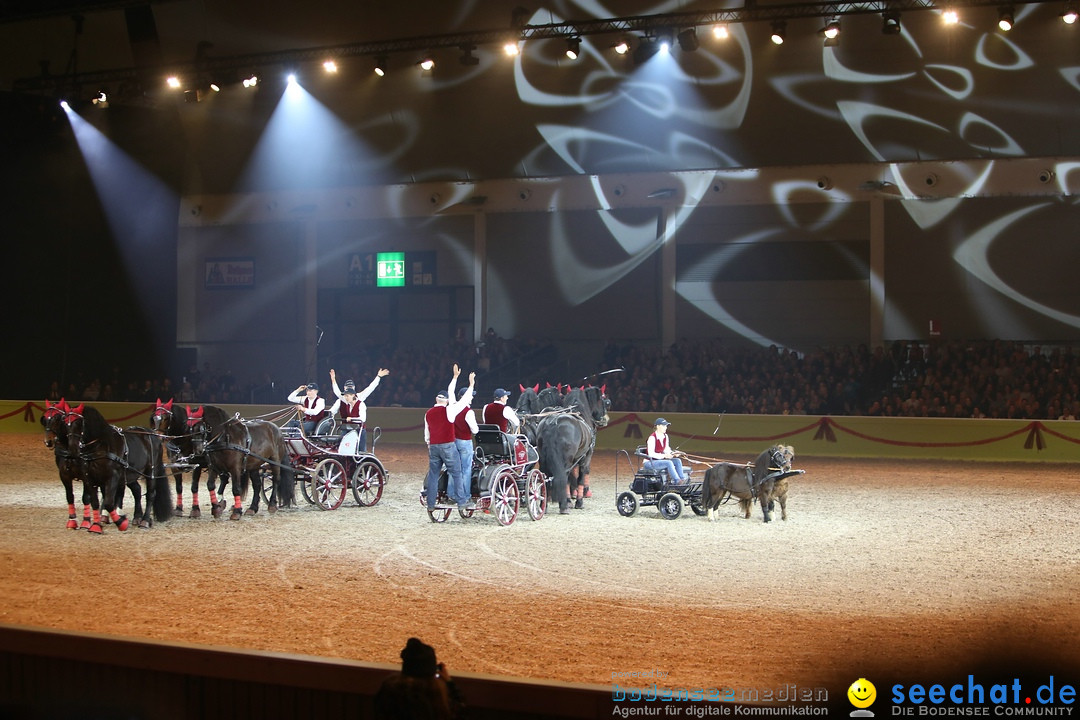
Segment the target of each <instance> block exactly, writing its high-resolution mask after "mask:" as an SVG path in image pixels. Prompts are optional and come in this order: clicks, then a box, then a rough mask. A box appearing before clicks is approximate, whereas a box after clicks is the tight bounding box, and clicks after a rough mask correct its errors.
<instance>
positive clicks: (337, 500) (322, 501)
mask: <svg viewBox="0 0 1080 720" xmlns="http://www.w3.org/2000/svg"><path fill="white" fill-rule="evenodd" d="M346 477H347V476H346V474H345V466H343V465H342V464H341V463H340V462H338V461H337V460H335V459H334V458H326V459H325V460H322V461H321V462H320V463H319V464H318V465H316V466H315V472H314V473H312V478H311V484H312V489H311V497H312V499H314V501H315V504H316V505H318V506H319V507H320V508H322V509H323V510H336V509H338V508H339V507H341V503H343V502H345V491H346V490H347V489H348V485H349V483H348V480H347V479H346Z"/></svg>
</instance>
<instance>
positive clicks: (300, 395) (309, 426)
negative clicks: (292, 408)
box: [288, 382, 326, 435]
mask: <svg viewBox="0 0 1080 720" xmlns="http://www.w3.org/2000/svg"><path fill="white" fill-rule="evenodd" d="M288 402H291V403H296V406H297V407H298V408H299V409H300V412H301V413H302V414H303V418H304V422H303V428H304V434H305V435H311V434H312V433H314V432H315V427H316V426H317V425H318V424H319V421H320V420H322V419H323V418H324V417H326V401H325V400H323V399H322V398H321V397H319V386H318V384H317V383H313V382H309V383H308V384H307V385H301V386H300V387H298V388H296V389H295V390H293V391H292V392H291V393H289V397H288ZM288 425H290V426H292V427H296V425H297V421H296V420H290V421H289V423H288Z"/></svg>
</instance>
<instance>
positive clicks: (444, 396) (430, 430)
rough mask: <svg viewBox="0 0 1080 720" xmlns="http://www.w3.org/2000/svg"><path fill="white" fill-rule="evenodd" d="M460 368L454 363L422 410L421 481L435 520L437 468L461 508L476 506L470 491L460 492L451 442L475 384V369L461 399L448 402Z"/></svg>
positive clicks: (457, 464) (458, 468)
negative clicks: (424, 465)
mask: <svg viewBox="0 0 1080 720" xmlns="http://www.w3.org/2000/svg"><path fill="white" fill-rule="evenodd" d="M460 374H461V368H459V367H458V366H457V363H454V377H453V379H452V380H451V381H450V386H449V387H448V388H447V389H446V390H440V391H439V393H438V394H437V395H436V396H435V405H434V406H432V408H431V409H430V410H428V411H427V412H426V413H425V414H424V442H425V443H427V446H428V473H427V478H426V479H425V481H424V487H425V488H426V492H427V508H428V516H429V517H430V518H431V520H432V521H434V520H435V515H434V513H435V505H436V504H437V502H438V499H439V471H440V470H442V468H443V466H445V467H446V473H447V476H448V478H447V479H448V481H449V482H448V483H447V488H446V490H447V494H448V495H450V499H451V500H453V501H454V502H456V503H457V504H458V507H459V508H460V509H462V510H471V509H473V508H475V507H476V504H475V503H473V500H472V493H471V492H467V491H466V492H463V491H462V488H463V487H464V482H463V481H462V469H461V456H460V455H459V454H458V450H457V446H456V445H455V444H454V420H455V419H456V418H457V416H458V414H459V413H460V412H461V411H462V410H464V409H465V408H467V407H469V405H471V404H472V399H473V392H474V388H475V385H476V373H469V387H468V388H467V389H466V392H465V393H464V394H463V395H462V396H461V399H459V400H457V401H455V402H452V403H451V402H450V398H452V397H453V396H454V388H455V387H456V386H457V379H458V375H460Z"/></svg>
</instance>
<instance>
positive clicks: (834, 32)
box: [821, 20, 840, 47]
mask: <svg viewBox="0 0 1080 720" xmlns="http://www.w3.org/2000/svg"><path fill="white" fill-rule="evenodd" d="M821 33H822V35H824V36H825V47H836V46H838V45H839V44H840V21H839V20H830V21H829V22H828V23H826V24H825V28H824V29H823V30H822V31H821Z"/></svg>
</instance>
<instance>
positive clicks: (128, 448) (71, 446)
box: [64, 405, 172, 533]
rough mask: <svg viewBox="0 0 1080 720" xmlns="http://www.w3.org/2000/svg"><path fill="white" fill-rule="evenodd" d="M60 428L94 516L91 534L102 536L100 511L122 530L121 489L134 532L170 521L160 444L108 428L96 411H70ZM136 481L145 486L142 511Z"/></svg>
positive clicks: (147, 435)
mask: <svg viewBox="0 0 1080 720" xmlns="http://www.w3.org/2000/svg"><path fill="white" fill-rule="evenodd" d="M64 423H65V426H66V431H67V436H68V452H70V453H72V454H73V455H77V456H78V458H79V460H78V462H79V466H80V473H81V475H82V477H83V488H84V490H83V497H84V499H86V500H89V503H90V506H91V508H92V511H93V518H92V520H91V523H90V527H89V528H88V529H89V530H90V532H92V533H101V524H102V517H101V510H102V509H104V510H105V512H106V515H107V516H108V518H109V519H110V520H111V521H112V522H113V523H114V524H115V525H116V527H117V529H118V530H127V528H128V519H127V518H126V517H124V516H121V515H120V514H119V512H118V511H117V506H118V505H119V503H120V500H121V499H122V497H123V492H124V486H125V485H127V487H128V489H129V490H131V494H132V495H133V496H134V498H135V521H136V523H137V524H138V526H139V527H142V528H149V527H150V526H151V525H153V522H154V520H158V521H161V522H164V521H166V520H168V519H169V518H171V517H172V507H171V506H172V498H170V497H169V481H168V478H167V477H166V475H165V467H164V465H163V464H162V461H161V440H160V439H159V438H158V436H157V435H156V434H155V433H154V432H153V431H152V430H150V429H148V428H142V427H129V428H127V429H126V430H120V429H119V428H115V427H113V426H112V425H109V424H108V423H107V422H106V421H105V418H104V417H103V416H102V414H101V412H99V411H98V410H97V408H94V407H85V406H84V405H79V406H78V407H74V408H70V409H69V410H68V411H67V413H65V416H64ZM140 481H141V482H142V483H143V484H144V485H145V486H146V508H145V511H144V510H143V505H142V491H141V487H140V485H139V483H140ZM99 490H100V491H101V498H100V501H99V499H98V491H99ZM99 503H100V504H99ZM151 514H152V515H153V516H152V517H151Z"/></svg>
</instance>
